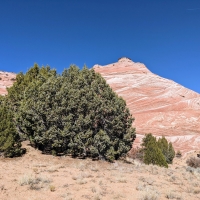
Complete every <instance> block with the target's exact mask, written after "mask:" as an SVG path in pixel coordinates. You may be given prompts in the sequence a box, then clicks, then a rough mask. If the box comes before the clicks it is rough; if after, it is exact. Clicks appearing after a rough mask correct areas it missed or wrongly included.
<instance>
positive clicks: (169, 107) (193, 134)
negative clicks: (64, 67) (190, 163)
mask: <svg viewBox="0 0 200 200" xmlns="http://www.w3.org/2000/svg"><path fill="white" fill-rule="evenodd" d="M94 69H95V71H96V72H99V73H100V74H101V75H102V76H103V77H104V78H105V79H106V81H107V83H108V84H109V85H110V86H111V87H112V88H113V89H114V90H115V92H117V93H118V95H119V96H122V97H123V98H124V99H125V100H126V102H127V105H128V107H129V108H130V111H131V113H132V115H133V116H134V117H135V122H134V126H135V127H136V132H137V133H138V137H137V142H140V140H141V138H142V135H144V134H145V133H152V134H154V135H157V136H162V135H164V136H167V138H168V139H169V140H171V141H172V142H173V143H174V145H175V147H176V149H180V150H182V151H190V150H193V149H199V142H200V94H198V93H196V92H194V91H192V90H189V89H187V88H185V87H183V86H181V85H180V84H178V83H176V82H174V81H172V80H168V79H165V78H162V77H160V76H158V75H156V74H154V73H152V72H151V71H149V70H148V69H147V67H146V66H145V65H144V64H142V63H135V62H133V61H132V60H130V59H128V58H121V59H119V60H118V62H116V63H113V64H109V65H106V66H100V65H95V66H94Z"/></svg>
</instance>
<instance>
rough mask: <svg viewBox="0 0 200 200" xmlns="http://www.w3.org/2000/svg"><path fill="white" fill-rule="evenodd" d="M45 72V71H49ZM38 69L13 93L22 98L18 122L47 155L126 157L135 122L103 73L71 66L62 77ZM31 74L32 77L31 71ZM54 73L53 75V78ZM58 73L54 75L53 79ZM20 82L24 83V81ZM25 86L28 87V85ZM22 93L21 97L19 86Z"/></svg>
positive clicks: (18, 98) (19, 100)
mask: <svg viewBox="0 0 200 200" xmlns="http://www.w3.org/2000/svg"><path fill="white" fill-rule="evenodd" d="M45 69H46V68H43V71H45ZM41 71H42V69H40V68H38V66H36V67H35V66H34V68H33V69H30V70H29V72H33V73H30V74H33V75H34V76H35V79H34V80H33V78H30V77H31V76H29V75H27V74H25V75H23V77H27V79H28V80H29V81H27V82H28V83H27V82H26V81H24V80H26V78H23V80H22V83H23V84H22V86H21V84H20V83H18V77H17V80H16V83H15V84H14V87H15V88H11V89H10V90H9V97H10V99H11V101H12V102H14V99H17V102H18V103H15V104H14V105H15V106H16V107H17V114H16V116H15V117H16V124H17V126H18V127H20V130H21V131H22V132H24V133H25V134H27V136H28V137H29V139H30V141H31V143H32V144H34V145H35V147H37V148H38V149H40V150H42V151H43V152H46V153H47V152H48V153H52V152H53V153H54V154H59V153H70V154H72V155H73V156H84V157H86V156H91V157H99V158H102V159H107V160H111V161H112V160H114V159H117V158H119V157H120V156H122V155H124V154H126V153H127V152H128V151H129V150H130V149H131V147H132V142H133V140H134V139H135V129H133V128H132V122H133V120H134V119H133V118H132V116H131V114H130V112H129V110H128V108H127V107H126V103H125V101H124V100H123V99H122V98H120V97H118V96H117V95H116V93H114V92H113V91H112V89H111V88H110V86H109V85H108V84H106V81H105V80H104V79H103V78H102V77H101V75H100V74H97V73H95V71H94V70H89V69H87V68H86V67H84V68H83V70H79V69H78V68H77V67H76V66H71V67H70V68H69V69H68V70H64V72H63V73H62V75H61V76H58V75H56V73H52V72H51V70H50V69H49V68H48V71H47V70H46V71H45V73H44V74H45V76H44V75H43V74H42V73H41ZM29 72H28V73H29ZM49 74H50V75H49ZM52 74H53V75H52ZM20 81H21V79H20ZM24 85H25V86H24ZM18 87H19V88H22V90H23V92H22V93H21V94H20V95H19V94H17V92H16V91H17V90H18V89H17V88H18Z"/></svg>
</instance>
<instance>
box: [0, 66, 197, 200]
mask: <svg viewBox="0 0 200 200" xmlns="http://www.w3.org/2000/svg"><path fill="white" fill-rule="evenodd" d="M133 121H134V118H133V117H132V116H131V114H130V112H129V109H128V108H127V107H126V102H125V101H124V100H123V99H122V98H120V97H118V96H117V94H116V93H114V92H113V91H112V89H111V88H110V86H109V85H108V84H106V81H105V80H104V79H103V78H102V77H101V75H100V74H97V73H95V72H94V70H89V69H87V68H86V67H84V68H83V69H82V70H80V69H79V68H77V67H76V66H74V65H73V66H71V67H70V68H69V69H67V70H64V71H63V73H62V74H61V75H59V74H57V72H56V70H53V69H51V68H50V67H48V66H47V67H41V68H40V67H39V66H38V65H37V64H35V65H34V67H32V68H31V69H29V71H28V72H27V73H26V74H23V73H19V74H18V75H17V77H16V82H15V83H14V85H13V86H12V87H11V88H9V89H8V95H7V96H5V97H0V154H1V155H2V156H3V157H18V156H22V155H23V156H22V157H19V158H12V159H10V158H2V159H0V166H1V168H2V170H1V172H0V182H1V184H0V197H1V196H2V198H3V199H13V195H14V197H15V199H30V200H36V199H37V200H38V199H41V200H42V199H46V197H47V196H48V199H58V200H59V199H65V200H67V199H68V200H69V199H96V200H98V199H99V200H100V199H140V200H159V199H177V200H178V199H179V200H182V199H185V200H186V199H200V189H199V186H200V185H199V181H200V158H196V157H188V158H187V160H184V164H183V163H182V164H178V163H180V162H181V160H182V159H183V158H182V155H181V152H180V151H178V152H177V153H175V151H174V148H173V146H172V143H168V141H167V140H166V139H165V137H162V138H159V139H156V137H154V136H153V135H152V134H150V133H149V134H146V135H145V137H144V138H143V141H142V144H141V148H139V149H133V148H132V144H133V142H134V140H135V137H136V133H135V129H134V128H132V123H133ZM22 144H23V146H22ZM29 145H30V146H29ZM131 148H132V149H131ZM25 153H26V154H25ZM24 154H25V155H24ZM43 154H46V155H43ZM74 158H77V159H74ZM88 158H89V159H88ZM91 158H92V159H91ZM174 158H175V159H174ZM115 160H118V161H115ZM174 160H175V163H174ZM105 161H109V162H105ZM114 161H115V162H114ZM186 164H187V165H188V166H186ZM6 170H7V171H6ZM9 174H11V176H13V177H10V175H9ZM1 180H2V181H1ZM12 184H13V185H12ZM13 187H16V189H15V190H14V189H13ZM9 190H10V191H11V194H9V192H10V191H9ZM17 191H20V193H17ZM27 191H28V192H27ZM35 192H36V193H35ZM41 192H42V193H41ZM25 193H27V194H28V195H29V196H28V198H27V197H24V196H23V195H22V196H20V194H25ZM33 194H34V195H33ZM0 199H1V198H0Z"/></svg>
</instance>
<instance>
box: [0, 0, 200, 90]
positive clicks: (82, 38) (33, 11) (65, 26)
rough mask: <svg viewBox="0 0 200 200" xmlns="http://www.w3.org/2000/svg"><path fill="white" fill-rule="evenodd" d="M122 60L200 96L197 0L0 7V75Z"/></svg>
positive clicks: (15, 0)
mask: <svg viewBox="0 0 200 200" xmlns="http://www.w3.org/2000/svg"><path fill="white" fill-rule="evenodd" d="M123 56H126V57H129V58H131V59H132V60H133V61H134V62H142V63H144V64H145V65H146V66H147V67H148V68H149V69H150V70H151V71H152V72H153V73H155V74H158V75H160V76H162V77H165V78H168V79H172V80H174V81H176V82H178V83H180V84H182V85H183V86H185V87H187V88H190V89H192V90H194V91H196V92H199V93H200V0H0V70H3V71H11V72H16V73H18V72H20V71H23V72H26V71H27V69H28V68H30V67H31V66H33V64H34V63H35V62H36V63H38V64H39V65H40V66H41V65H47V64H48V65H50V66H51V67H52V68H56V69H57V71H58V72H59V73H60V72H62V71H63V69H64V68H68V67H69V65H70V64H76V65H78V66H79V67H82V66H83V65H84V64H86V65H87V66H88V67H89V68H91V67H92V66H93V65H94V64H100V65H106V64H109V63H113V62H116V61H117V60H118V58H120V57H123Z"/></svg>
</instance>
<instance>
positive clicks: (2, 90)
mask: <svg viewBox="0 0 200 200" xmlns="http://www.w3.org/2000/svg"><path fill="white" fill-rule="evenodd" d="M15 78H16V74H14V73H10V72H2V71H0V95H5V94H7V90H6V88H7V87H10V86H12V85H13V82H14V81H15Z"/></svg>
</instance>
